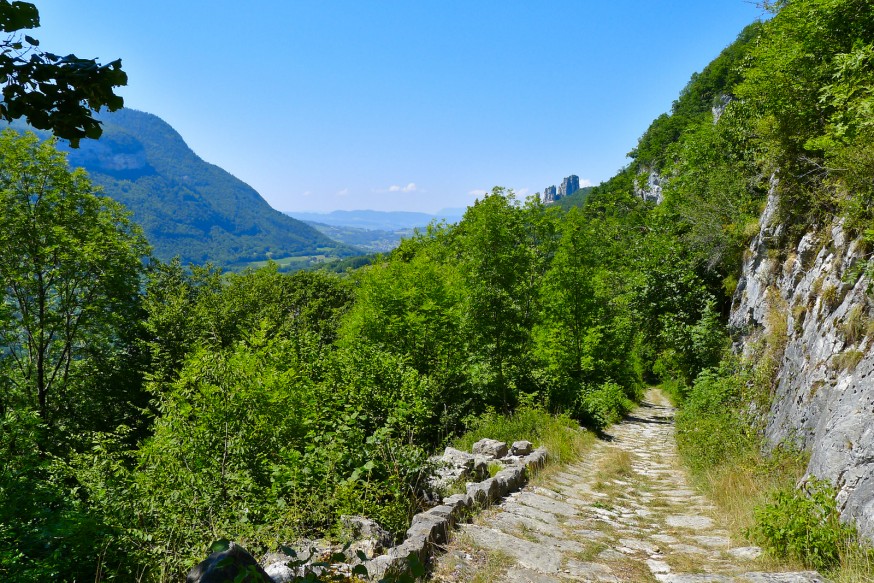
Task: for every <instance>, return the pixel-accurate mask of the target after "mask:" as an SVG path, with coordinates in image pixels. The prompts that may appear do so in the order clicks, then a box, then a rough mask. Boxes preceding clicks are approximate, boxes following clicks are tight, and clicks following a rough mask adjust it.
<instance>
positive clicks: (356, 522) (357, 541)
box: [340, 516, 392, 557]
mask: <svg viewBox="0 0 874 583" xmlns="http://www.w3.org/2000/svg"><path fill="white" fill-rule="evenodd" d="M340 524H342V526H343V534H344V535H345V536H346V538H347V539H348V540H350V541H352V544H351V545H350V547H349V550H348V553H347V554H349V555H351V556H353V557H354V556H355V554H356V551H359V550H360V551H363V552H364V554H366V555H367V556H368V557H372V556H374V555H377V554H379V553H380V552H382V551H383V550H384V549H387V548H389V547H390V546H391V544H392V536H391V533H390V532H388V531H387V530H386V529H384V528H383V527H381V526H380V525H379V524H378V523H377V522H376V521H375V520H371V519H369V518H365V517H363V516H341V517H340Z"/></svg>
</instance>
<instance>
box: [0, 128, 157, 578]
mask: <svg viewBox="0 0 874 583" xmlns="http://www.w3.org/2000/svg"><path fill="white" fill-rule="evenodd" d="M0 222H2V224H3V229H2V230H0V293H2V302H0V346H2V349H0V548H2V549H3V550H2V551H0V579H4V580H10V581H13V580H14V581H44V580H57V579H61V578H66V579H71V580H91V579H94V578H95V575H94V573H95V569H103V571H104V572H105V573H107V574H110V573H114V572H115V571H116V568H117V567H118V566H119V565H123V564H124V563H126V561H125V560H124V557H123V556H121V555H119V553H117V552H116V551H117V549H115V548H112V549H109V548H108V547H109V546H110V543H111V541H112V540H113V536H114V532H113V529H111V528H110V527H108V526H106V524H105V522H104V521H103V519H102V517H101V516H100V515H99V514H95V513H93V512H92V511H91V508H90V507H89V505H88V504H87V503H86V502H85V501H84V500H83V499H81V498H80V497H79V496H78V495H77V494H76V484H77V481H76V478H75V476H73V475H71V474H70V472H68V471H67V468H66V467H65V462H66V459H67V456H68V455H69V454H70V452H71V451H72V450H75V449H76V448H80V449H81V448H82V446H83V444H86V443H87V444H89V445H90V440H89V433H90V432H93V431H96V430H103V429H105V428H107V427H116V426H117V425H120V424H125V423H126V424H129V425H142V418H141V417H140V415H139V408H141V407H143V406H144V405H145V395H144V393H143V391H142V388H141V382H140V371H139V370H138V367H139V365H140V364H141V359H140V357H139V355H138V354H137V349H136V342H135V340H136V337H137V334H138V333H139V330H140V326H139V321H140V319H141V317H142V314H141V312H140V306H139V288H140V284H141V274H142V269H143V258H144V256H145V254H146V253H147V252H148V249H147V246H146V243H145V241H144V239H143V238H142V236H141V235H140V234H139V231H138V229H137V228H136V227H135V226H133V225H132V224H131V223H130V222H129V220H128V218H127V215H126V213H125V212H124V210H123V208H122V207H121V205H119V204H118V203H116V202H114V201H111V200H109V199H105V198H102V197H99V196H97V195H96V193H95V189H94V188H93V186H92V185H91V183H90V182H89V181H88V178H87V177H86V176H85V174H84V173H83V172H82V171H80V170H77V171H73V172H71V171H70V170H69V169H68V167H67V164H66V161H65V158H64V156H63V154H61V153H59V152H57V151H56V150H55V149H54V147H53V145H52V144H51V143H48V142H44V143H40V142H39V141H38V140H37V138H36V137H35V136H33V135H32V134H31V135H25V136H19V135H18V134H17V133H15V132H13V131H6V132H3V133H2V134H0ZM101 549H102V550H105V551H106V555H105V556H103V557H100V556H99V555H100V554H101V553H102V550H101ZM119 568H121V567H119ZM124 569H125V568H122V571H124Z"/></svg>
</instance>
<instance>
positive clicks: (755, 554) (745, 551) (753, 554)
mask: <svg viewBox="0 0 874 583" xmlns="http://www.w3.org/2000/svg"><path fill="white" fill-rule="evenodd" d="M727 552H728V554H729V555H731V556H732V557H735V558H737V559H746V560H753V559H758V558H759V557H761V556H762V549H761V548H759V547H735V548H733V549H728V551H727Z"/></svg>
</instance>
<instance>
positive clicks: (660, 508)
mask: <svg viewBox="0 0 874 583" xmlns="http://www.w3.org/2000/svg"><path fill="white" fill-rule="evenodd" d="M673 419H674V409H673V408H672V407H671V406H670V405H669V402H668V401H667V399H666V398H665V396H664V395H663V394H662V393H661V392H659V391H658V390H655V389H652V390H650V392H649V393H648V394H647V399H646V401H644V403H643V404H642V405H641V406H640V407H639V408H638V409H637V410H636V411H635V412H634V413H633V414H632V415H631V416H629V417H628V418H627V419H626V420H625V421H624V422H622V423H620V424H618V425H616V426H613V427H612V428H610V435H609V436H608V438H607V439H605V440H600V441H599V442H598V443H597V444H596V445H595V446H594V447H593V449H592V450H591V451H590V452H589V453H588V454H587V455H586V459H585V460H584V461H581V462H579V463H576V464H573V465H569V466H565V467H564V468H562V469H561V471H558V472H551V473H550V474H549V475H548V478H546V479H544V480H537V481H536V483H539V485H529V486H527V487H526V488H525V489H524V490H522V491H521V492H518V493H516V494H513V495H511V496H510V497H508V498H507V499H505V500H504V502H503V503H501V504H500V505H498V506H495V507H493V508H492V509H491V510H489V511H487V512H485V513H483V514H481V515H480V516H479V517H478V518H477V519H476V520H475V522H474V523H473V524H467V525H462V526H461V527H460V530H459V532H457V533H456V535H455V538H454V542H453V543H451V544H450V546H449V548H448V549H447V552H446V553H445V554H444V555H442V556H441V557H439V558H438V559H437V564H436V566H435V568H434V571H433V572H434V575H433V578H432V580H433V581H440V582H446V583H449V582H461V581H481V582H482V583H490V582H492V581H506V582H508V583H562V582H568V581H595V582H604V583H612V582H620V581H632V582H666V583H699V582H702V583H703V582H720V583H722V582H725V583H734V582H737V583H741V582H746V583H765V582H768V583H774V582H781V583H782V582H785V583H790V582H793V583H794V582H800V583H814V582H824V581H825V579H823V578H822V577H821V576H820V575H818V574H817V573H814V572H784V573H775V572H764V568H763V563H762V562H761V561H760V560H757V559H758V556H759V554H760V551H759V549H757V548H755V547H742V546H741V547H739V546H734V545H733V544H732V541H731V540H730V539H729V535H728V532H727V531H725V530H724V529H722V528H719V526H718V525H717V524H716V522H715V521H714V518H713V510H714V509H713V507H712V506H711V505H710V504H709V502H708V501H707V499H706V498H704V497H703V496H701V495H700V494H698V493H697V492H695V491H694V490H693V489H692V487H691V486H690V485H689V481H688V479H687V477H686V475H685V473H684V472H683V470H682V469H680V466H679V464H678V461H677V449H676V442H675V441H674V424H673Z"/></svg>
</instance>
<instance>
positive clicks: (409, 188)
mask: <svg viewBox="0 0 874 583" xmlns="http://www.w3.org/2000/svg"><path fill="white" fill-rule="evenodd" d="M417 190H419V188H418V187H417V186H416V183H415V182H410V183H409V184H407V185H406V186H398V185H397V184H392V185H391V186H389V187H388V191H389V192H416V191H417Z"/></svg>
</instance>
